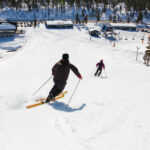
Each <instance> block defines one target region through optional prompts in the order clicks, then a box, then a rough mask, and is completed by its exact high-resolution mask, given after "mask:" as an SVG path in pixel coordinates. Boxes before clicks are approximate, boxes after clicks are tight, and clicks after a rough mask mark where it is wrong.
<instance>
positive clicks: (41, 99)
mask: <svg viewBox="0 0 150 150" xmlns="http://www.w3.org/2000/svg"><path fill="white" fill-rule="evenodd" d="M66 93H67V91H65V92H62V93H60V94H58V95H57V96H61V95H65V94H66ZM44 100H46V98H40V99H36V100H35V101H37V102H39V101H40V102H41V101H44Z"/></svg>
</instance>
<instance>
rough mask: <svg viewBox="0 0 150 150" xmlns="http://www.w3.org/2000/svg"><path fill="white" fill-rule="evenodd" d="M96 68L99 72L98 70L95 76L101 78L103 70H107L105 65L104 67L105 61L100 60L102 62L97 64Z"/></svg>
mask: <svg viewBox="0 0 150 150" xmlns="http://www.w3.org/2000/svg"><path fill="white" fill-rule="evenodd" d="M96 67H97V70H96V72H95V74H94V75H95V76H96V75H98V76H100V74H101V73H102V69H105V65H104V63H103V60H100V62H98V63H97V64H96Z"/></svg>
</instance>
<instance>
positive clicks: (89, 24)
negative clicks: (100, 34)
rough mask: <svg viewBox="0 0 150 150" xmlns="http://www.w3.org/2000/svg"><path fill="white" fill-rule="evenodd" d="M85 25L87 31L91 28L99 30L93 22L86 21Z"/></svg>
mask: <svg viewBox="0 0 150 150" xmlns="http://www.w3.org/2000/svg"><path fill="white" fill-rule="evenodd" d="M86 27H87V28H88V30H89V31H92V30H97V31H100V27H99V26H97V25H94V24H93V23H87V24H86Z"/></svg>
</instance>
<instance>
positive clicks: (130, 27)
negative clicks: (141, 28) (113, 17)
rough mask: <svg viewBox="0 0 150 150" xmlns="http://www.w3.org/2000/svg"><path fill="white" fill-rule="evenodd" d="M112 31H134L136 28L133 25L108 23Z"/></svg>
mask: <svg viewBox="0 0 150 150" xmlns="http://www.w3.org/2000/svg"><path fill="white" fill-rule="evenodd" d="M110 25H111V26H112V27H113V28H114V29H120V30H128V31H136V29H137V26H136V24H133V23H110Z"/></svg>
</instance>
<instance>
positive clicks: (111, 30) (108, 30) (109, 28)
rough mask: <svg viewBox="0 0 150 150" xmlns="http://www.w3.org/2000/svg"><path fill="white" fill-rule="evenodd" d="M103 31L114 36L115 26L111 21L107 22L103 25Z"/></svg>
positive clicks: (105, 34)
mask: <svg viewBox="0 0 150 150" xmlns="http://www.w3.org/2000/svg"><path fill="white" fill-rule="evenodd" d="M101 33H102V35H103V36H106V37H107V36H113V35H114V34H115V33H114V27H113V26H112V25H111V24H110V23H105V24H103V25H102V28H101Z"/></svg>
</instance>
